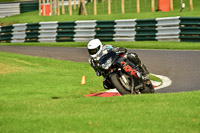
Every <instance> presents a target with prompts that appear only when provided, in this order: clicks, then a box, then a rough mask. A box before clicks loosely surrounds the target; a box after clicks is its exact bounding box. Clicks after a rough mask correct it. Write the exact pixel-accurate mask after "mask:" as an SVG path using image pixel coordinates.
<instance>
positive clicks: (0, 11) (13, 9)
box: [0, 3, 20, 18]
mask: <svg viewBox="0 0 200 133" xmlns="http://www.w3.org/2000/svg"><path fill="white" fill-rule="evenodd" d="M17 14H20V7H19V3H9V4H0V18H3V17H6V16H12V15H17Z"/></svg>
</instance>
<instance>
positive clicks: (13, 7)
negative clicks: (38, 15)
mask: <svg viewBox="0 0 200 133" xmlns="http://www.w3.org/2000/svg"><path fill="white" fill-rule="evenodd" d="M38 9H39V8H38V2H14V3H0V18H3V17H6V16H12V15H17V14H20V13H24V12H30V11H35V10H38Z"/></svg>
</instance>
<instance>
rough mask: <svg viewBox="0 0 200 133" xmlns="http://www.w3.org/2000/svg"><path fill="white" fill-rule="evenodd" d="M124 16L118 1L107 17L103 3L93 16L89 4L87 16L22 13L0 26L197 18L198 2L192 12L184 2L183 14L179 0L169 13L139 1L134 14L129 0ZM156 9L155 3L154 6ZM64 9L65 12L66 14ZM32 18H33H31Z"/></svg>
mask: <svg viewBox="0 0 200 133" xmlns="http://www.w3.org/2000/svg"><path fill="white" fill-rule="evenodd" d="M125 2H126V3H125V10H126V13H125V14H123V15H122V14H121V8H120V1H118V3H117V6H116V4H115V2H114V3H112V15H107V5H106V2H105V3H104V8H103V9H104V10H105V11H102V10H103V9H102V3H101V2H99V3H98V4H97V8H98V10H97V12H98V15H96V16H95V15H93V7H92V5H91V4H90V3H89V4H87V5H86V8H87V11H88V14H89V15H87V16H80V15H78V10H76V11H73V15H72V16H69V14H65V15H60V16H57V15H53V16H39V15H38V11H34V12H28V13H23V14H21V15H15V16H11V17H6V18H0V25H11V24H14V23H34V22H44V21H76V20H117V19H149V18H158V17H173V16H189V17H199V16H200V15H199V13H200V8H199V7H200V2H199V1H198V0H193V2H194V10H193V11H190V10H189V1H184V2H185V3H186V8H185V9H184V10H183V12H180V0H174V11H170V12H151V6H150V5H151V4H150V0H146V4H145V0H141V7H140V8H141V13H136V4H135V3H136V0H132V6H131V7H130V4H129V0H127V1H125ZM155 7H157V3H156V4H155ZM67 11H68V10H67V7H66V12H67ZM33 16H34V17H33Z"/></svg>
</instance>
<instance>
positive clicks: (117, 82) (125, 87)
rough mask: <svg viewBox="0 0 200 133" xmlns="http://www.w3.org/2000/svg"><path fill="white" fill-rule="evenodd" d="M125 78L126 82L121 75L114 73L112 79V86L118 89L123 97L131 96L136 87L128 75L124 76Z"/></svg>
mask: <svg viewBox="0 0 200 133" xmlns="http://www.w3.org/2000/svg"><path fill="white" fill-rule="evenodd" d="M124 78H125V80H126V82H125V81H124V79H123V78H122V77H121V76H120V75H119V74H117V73H114V74H113V75H112V76H111V78H110V79H111V82H112V84H113V85H114V86H115V87H116V89H117V90H118V91H119V93H120V94H121V95H127V94H131V89H132V88H133V87H134V82H133V80H131V78H130V77H129V75H127V74H124Z"/></svg>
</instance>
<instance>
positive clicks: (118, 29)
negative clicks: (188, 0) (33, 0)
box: [0, 17, 200, 43]
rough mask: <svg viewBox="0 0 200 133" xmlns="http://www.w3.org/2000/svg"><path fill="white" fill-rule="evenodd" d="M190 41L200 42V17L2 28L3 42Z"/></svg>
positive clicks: (19, 25)
mask: <svg viewBox="0 0 200 133" xmlns="http://www.w3.org/2000/svg"><path fill="white" fill-rule="evenodd" d="M93 38H99V39H100V40H101V41H146V40H157V41H189V42H200V18H197V17H196V18H194V17H167V18H156V19H142V20H137V19H125V20H115V21H97V20H87V21H74V22H40V23H30V24H13V25H10V26H2V27H0V42H12V43H14V42H67V41H75V42H88V41H89V40H91V39H93Z"/></svg>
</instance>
